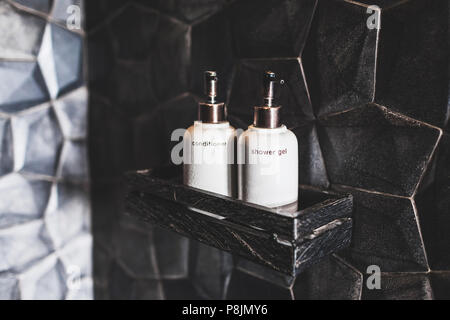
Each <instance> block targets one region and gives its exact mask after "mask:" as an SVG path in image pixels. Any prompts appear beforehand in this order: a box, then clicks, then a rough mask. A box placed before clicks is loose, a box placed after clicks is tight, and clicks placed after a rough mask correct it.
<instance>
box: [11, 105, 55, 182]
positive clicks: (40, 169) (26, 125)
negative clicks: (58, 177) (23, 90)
mask: <svg viewBox="0 0 450 320" xmlns="http://www.w3.org/2000/svg"><path fill="white" fill-rule="evenodd" d="M13 134H14V168H15V170H22V171H25V172H31V173H36V174H44V175H49V176H54V175H55V171H56V166H57V163H58V158H59V153H60V149H61V146H62V142H63V137H62V133H61V129H60V127H59V124H58V121H57V118H56V115H55V112H54V111H53V109H52V108H50V107H49V106H43V108H39V109H37V110H33V112H29V113H26V114H23V115H20V116H18V117H16V118H14V119H13Z"/></svg>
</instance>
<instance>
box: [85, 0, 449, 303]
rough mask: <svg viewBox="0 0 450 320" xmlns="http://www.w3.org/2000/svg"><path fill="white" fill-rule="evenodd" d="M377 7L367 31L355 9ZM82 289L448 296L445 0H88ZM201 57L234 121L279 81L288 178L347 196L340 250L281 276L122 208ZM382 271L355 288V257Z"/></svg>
mask: <svg viewBox="0 0 450 320" xmlns="http://www.w3.org/2000/svg"><path fill="white" fill-rule="evenodd" d="M370 4H376V5H379V6H380V8H381V9H380V10H381V13H380V14H381V22H382V25H381V29H380V30H377V29H369V28H367V26H366V21H367V19H368V18H369V16H370V14H368V13H367V12H366V10H367V6H368V5H370ZM85 11H86V15H87V18H86V30H87V33H86V34H87V50H88V66H89V68H88V70H89V71H88V74H89V75H88V78H89V80H88V87H89V95H90V97H89V154H90V169H91V170H90V172H91V179H92V183H91V186H92V187H91V192H92V195H91V198H92V209H93V230H94V279H95V282H94V286H95V298H98V299H109V298H112V299H114V298H121V299H129V298H138V299H174V298H179V299H183V298H191V299H192V298H228V299H235V298H236V299H241V298H273V299H276V298H281V299H292V298H297V299H301V298H307V299H308V298H309V299H311V298H313V299H314V298H315V299H338V298H342V299H360V298H363V299H367V298H369V299H372V298H374V299H401V298H409V299H432V298H437V299H439V298H450V154H449V153H450V148H449V147H450V135H449V134H450V130H449V129H450V127H449V125H448V119H449V95H448V92H449V81H448V16H449V15H448V14H449V12H448V1H446V0H433V1H429V0H409V1H400V0H398V1H396V0H392V1H383V0H373V1H365V0H364V1H351V2H350V1H344V0H319V1H317V0H268V1H260V0H235V1H225V0H224V1H213V0H195V1H179V0H170V1H163V0H161V1H157V0H154V1H118V0H108V1H106V0H94V1H86V3H85ZM207 69H214V70H217V71H218V72H219V76H220V79H221V82H220V90H221V92H220V93H221V97H222V99H224V100H225V101H226V102H227V104H228V113H229V119H230V121H231V122H232V124H233V125H234V126H235V127H238V128H244V129H245V128H246V126H247V125H248V124H249V123H250V122H251V114H252V106H253V105H256V104H259V103H260V101H259V99H260V98H259V97H260V95H259V88H260V85H261V84H260V74H261V72H262V71H263V70H266V69H270V70H272V71H275V72H276V73H277V74H279V76H280V78H282V79H284V80H285V81H286V85H284V86H283V87H282V89H281V92H280V98H279V102H280V104H281V105H282V106H283V109H282V110H283V122H284V123H285V124H286V125H287V126H288V127H289V128H291V129H292V130H293V131H294V132H295V133H296V135H297V137H298V140H299V146H300V148H299V151H300V170H299V171H300V183H301V184H308V185H314V186H318V187H321V188H333V189H336V190H340V191H345V192H351V193H352V194H353V195H354V197H355V202H356V204H355V205H356V209H355V213H354V231H353V233H354V234H353V240H352V245H351V248H349V249H347V250H345V251H344V252H340V253H338V254H337V255H334V256H331V257H329V258H327V259H325V260H324V261H322V262H321V263H319V264H318V265H316V266H313V267H311V268H310V269H309V270H307V271H306V272H305V273H303V274H302V275H300V276H299V277H298V278H297V279H291V278H288V277H285V276H282V275H280V274H277V273H275V272H272V271H269V270H267V269H264V268H262V267H258V266H256V265H254V264H252V263H250V262H248V261H245V260H242V259H239V258H237V257H233V256H231V255H229V254H226V253H222V252H219V251H218V250H216V249H213V248H209V247H206V246H204V245H201V244H199V243H197V242H194V241H190V240H188V239H186V238H181V237H179V236H177V235H175V234H172V233H169V232H166V231H163V230H161V229H159V228H156V227H155V228H153V229H152V230H150V231H149V230H148V229H144V228H142V227H141V226H140V225H139V224H137V223H135V222H134V221H131V220H130V219H129V218H126V217H124V216H123V215H122V211H123V210H122V203H121V189H122V187H123V186H122V184H121V182H120V177H121V174H122V173H123V172H124V171H126V170H135V169H141V168H149V167H153V166H157V165H161V164H168V163H169V161H170V149H171V146H172V145H171V142H170V133H171V132H172V130H174V129H176V128H187V127H188V126H190V125H191V124H192V122H193V121H194V119H195V116H196V108H197V101H198V99H199V96H201V93H202V82H201V81H202V72H203V71H204V70H207ZM371 264H376V265H378V266H379V267H380V268H381V271H382V280H381V284H382V289H381V290H368V289H367V287H366V286H365V277H366V276H367V274H366V268H367V267H368V266H369V265H371Z"/></svg>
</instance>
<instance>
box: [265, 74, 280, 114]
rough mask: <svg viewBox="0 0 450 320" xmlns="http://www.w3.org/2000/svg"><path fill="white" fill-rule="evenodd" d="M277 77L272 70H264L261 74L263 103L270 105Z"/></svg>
mask: <svg viewBox="0 0 450 320" xmlns="http://www.w3.org/2000/svg"><path fill="white" fill-rule="evenodd" d="M276 81H277V77H276V75H275V73H273V72H272V71H266V72H264V75H263V97H264V105H266V106H268V107H271V106H272V103H273V96H274V90H275V83H276Z"/></svg>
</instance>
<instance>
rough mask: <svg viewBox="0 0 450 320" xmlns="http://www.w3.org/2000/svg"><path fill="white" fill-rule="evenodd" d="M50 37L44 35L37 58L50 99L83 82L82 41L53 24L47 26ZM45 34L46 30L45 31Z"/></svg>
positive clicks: (78, 36) (75, 35) (79, 37)
mask: <svg viewBox="0 0 450 320" xmlns="http://www.w3.org/2000/svg"><path fill="white" fill-rule="evenodd" d="M49 28H50V30H51V31H50V32H49V33H50V36H47V37H46V36H45V35H44V41H43V42H42V48H41V51H44V52H45V53H46V54H45V55H44V56H42V58H41V56H40V57H39V58H41V59H39V65H40V66H41V69H42V70H43V71H42V73H43V74H44V77H45V81H46V83H47V87H48V89H49V92H50V94H51V96H52V98H56V95H58V96H60V95H62V94H64V93H65V92H68V91H70V90H72V89H74V88H77V87H78V86H80V85H81V83H82V82H83V39H82V38H81V36H80V35H78V34H76V33H73V32H70V31H68V30H66V29H64V28H61V27H59V26H57V25H55V24H49ZM46 33H47V30H46Z"/></svg>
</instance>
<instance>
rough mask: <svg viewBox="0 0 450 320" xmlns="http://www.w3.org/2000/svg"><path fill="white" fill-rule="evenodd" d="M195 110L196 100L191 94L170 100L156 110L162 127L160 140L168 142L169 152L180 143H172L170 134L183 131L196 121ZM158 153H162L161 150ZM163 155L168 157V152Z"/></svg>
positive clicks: (177, 141) (196, 107) (196, 106)
mask: <svg viewBox="0 0 450 320" xmlns="http://www.w3.org/2000/svg"><path fill="white" fill-rule="evenodd" d="M197 109H198V100H197V99H196V98H195V97H194V96H193V95H191V94H183V95H182V96H180V97H179V99H174V100H171V101H169V102H167V103H165V104H163V105H161V106H160V107H159V108H158V109H157V110H156V112H157V113H159V114H160V115H161V118H162V124H163V125H164V130H163V131H162V134H163V138H162V139H164V141H169V144H168V148H169V149H168V150H169V151H171V150H172V149H173V147H174V146H175V145H176V144H178V143H179V142H180V141H181V140H179V139H178V140H176V141H172V133H173V132H174V130H176V129H185V128H188V127H190V126H191V125H193V123H194V120H197ZM175 114H176V115H177V116H176V117H174V115H175ZM179 133H180V134H181V131H179ZM158 136H160V135H158ZM174 138H178V137H174ZM160 150H161V149H160ZM160 152H164V151H163V150H161V151H160ZM165 154H166V155H167V157H168V156H169V155H170V153H169V152H167V153H165ZM168 160H169V159H168Z"/></svg>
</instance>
